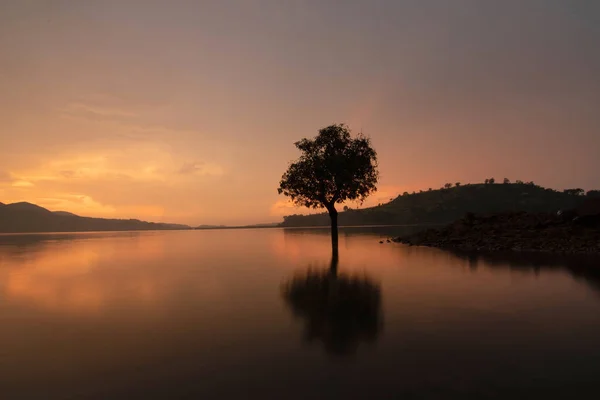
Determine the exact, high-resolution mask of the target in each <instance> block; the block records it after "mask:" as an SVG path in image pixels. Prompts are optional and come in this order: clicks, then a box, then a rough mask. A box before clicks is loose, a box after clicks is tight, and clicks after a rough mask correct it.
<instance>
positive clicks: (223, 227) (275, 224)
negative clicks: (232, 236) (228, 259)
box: [194, 222, 279, 229]
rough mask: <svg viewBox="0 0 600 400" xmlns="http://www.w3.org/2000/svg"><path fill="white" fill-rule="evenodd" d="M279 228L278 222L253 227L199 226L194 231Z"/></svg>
mask: <svg viewBox="0 0 600 400" xmlns="http://www.w3.org/2000/svg"><path fill="white" fill-rule="evenodd" d="M277 227H279V223H278V222H270V223H264V224H253V225H231V226H228V225H199V226H197V227H195V228H194V229H249V228H277Z"/></svg>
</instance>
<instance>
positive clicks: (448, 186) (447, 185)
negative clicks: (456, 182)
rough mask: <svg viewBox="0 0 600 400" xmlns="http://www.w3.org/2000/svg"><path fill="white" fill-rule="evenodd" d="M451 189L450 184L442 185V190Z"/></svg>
mask: <svg viewBox="0 0 600 400" xmlns="http://www.w3.org/2000/svg"><path fill="white" fill-rule="evenodd" d="M451 187H452V184H451V183H446V184H445V185H444V189H450V188H451Z"/></svg>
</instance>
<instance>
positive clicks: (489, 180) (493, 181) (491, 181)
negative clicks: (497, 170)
mask: <svg viewBox="0 0 600 400" xmlns="http://www.w3.org/2000/svg"><path fill="white" fill-rule="evenodd" d="M488 183H489V184H490V185H493V184H494V183H496V180H495V179H494V178H490V179H488Z"/></svg>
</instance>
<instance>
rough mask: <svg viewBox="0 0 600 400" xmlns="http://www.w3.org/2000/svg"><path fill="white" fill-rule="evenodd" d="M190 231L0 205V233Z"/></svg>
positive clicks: (24, 205) (27, 205)
mask: <svg viewBox="0 0 600 400" xmlns="http://www.w3.org/2000/svg"><path fill="white" fill-rule="evenodd" d="M164 229H191V228H190V227H189V226H187V225H179V224H164V223H155V222H146V221H140V220H137V219H105V218H89V217H80V216H78V215H75V214H72V213H69V212H66V211H57V212H52V211H50V210H47V209H45V208H43V207H40V206H37V205H35V204H31V203H25V202H21V203H12V204H2V206H0V232H2V233H25V232H91V231H134V230H164Z"/></svg>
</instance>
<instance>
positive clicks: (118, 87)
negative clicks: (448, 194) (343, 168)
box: [0, 0, 600, 224]
mask: <svg viewBox="0 0 600 400" xmlns="http://www.w3.org/2000/svg"><path fill="white" fill-rule="evenodd" d="M284 3H285V4H284ZM142 5H143V6H142ZM599 18H600V5H599V3H597V2H593V1H585V0H575V1H569V2H567V1H554V0H548V1H546V0H513V1H502V2H492V1H479V0H456V1H453V2H447V1H444V0H438V1H435V0H428V1H416V0H410V1H404V2H398V1H391V0H389V1H383V0H374V1H350V0H349V1H345V2H339V1H332V0H330V1H316V0H314V1H312V0H308V1H303V2H280V1H275V0H248V1H242V0H239V1H231V0H224V1H218V2H217V1H214V2H208V1H198V2H188V1H170V2H167V1H147V2H141V1H110V0H107V1H101V2H100V1H99V2H74V1H60V0H57V1H52V2H48V1H20V0H9V1H3V2H1V4H0V201H1V202H4V203H10V202H15V201H30V202H33V203H37V204H39V205H42V206H44V207H47V208H49V209H52V210H67V211H72V212H75V213H78V214H82V215H89V216H101V217H127V218H140V219H146V220H154V221H169V222H182V223H188V224H214V223H218V224H221V223H222V224H246V223H258V222H269V221H278V220H280V219H281V216H282V215H284V214H289V213H294V212H299V211H298V210H294V209H292V208H290V207H289V205H288V204H286V202H285V199H283V198H282V197H280V196H278V195H277V190H276V189H277V186H278V182H279V178H280V177H281V174H282V173H283V172H284V170H285V169H286V167H287V163H288V162H289V161H290V160H292V159H294V158H296V157H297V155H298V154H297V152H296V149H295V148H294V146H293V142H295V141H296V140H298V139H300V138H302V137H305V136H314V135H315V134H316V133H317V130H318V129H319V128H321V127H323V126H326V125H329V124H331V123H337V122H345V123H347V124H349V125H350V127H351V128H352V129H354V130H355V131H360V130H362V131H363V132H364V133H365V134H367V135H370V136H371V138H372V141H373V144H374V146H375V148H376V150H377V151H378V153H379V162H380V170H381V181H380V192H379V193H378V194H376V195H375V196H374V197H373V198H372V199H371V200H370V201H369V204H376V203H378V202H381V201H386V200H389V198H391V197H393V196H395V195H397V194H398V193H401V192H403V191H405V190H408V191H412V190H418V189H421V188H423V189H426V188H428V187H440V186H441V185H443V184H444V183H446V182H456V181H461V182H477V181H483V179H485V178H488V177H491V176H494V177H496V178H497V179H501V178H503V177H505V176H506V177H509V178H511V179H522V180H525V181H529V180H533V181H535V182H536V183H539V184H542V185H545V186H551V187H555V188H559V189H562V188H565V187H583V188H586V189H591V188H598V187H600V172H599V171H600V157H599V156H598V154H600V114H599V113H598V110H597V108H598V104H600V52H599V51H598V48H600V23H598V21H599Z"/></svg>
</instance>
